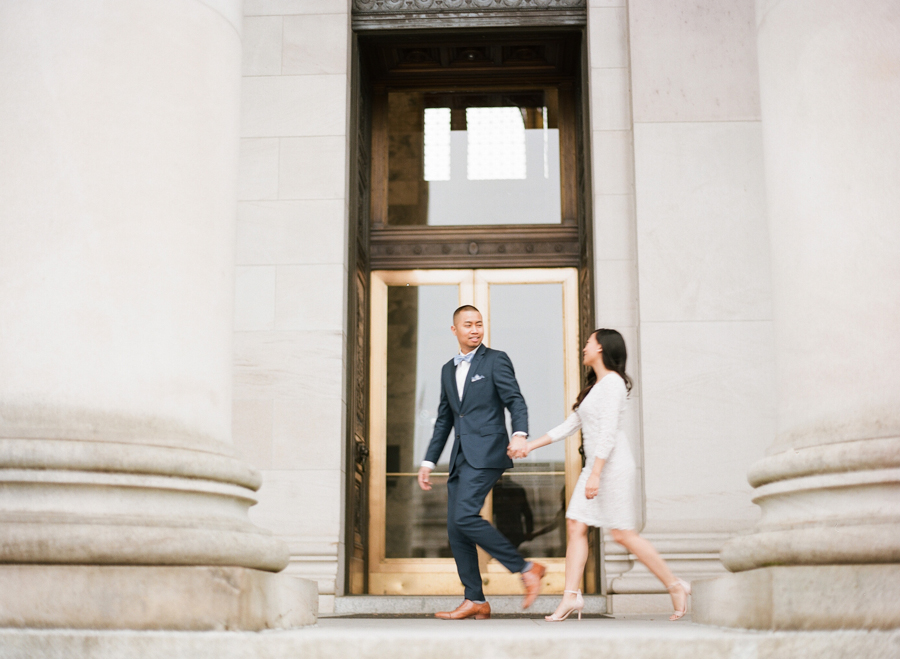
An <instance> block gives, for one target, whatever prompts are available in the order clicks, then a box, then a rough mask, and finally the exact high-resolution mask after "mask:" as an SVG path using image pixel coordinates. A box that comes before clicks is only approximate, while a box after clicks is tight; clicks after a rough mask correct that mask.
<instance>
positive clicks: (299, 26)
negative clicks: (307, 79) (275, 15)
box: [282, 14, 350, 75]
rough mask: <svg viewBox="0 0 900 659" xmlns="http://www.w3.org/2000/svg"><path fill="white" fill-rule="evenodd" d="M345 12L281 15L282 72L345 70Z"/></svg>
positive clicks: (346, 43) (339, 72)
mask: <svg viewBox="0 0 900 659" xmlns="http://www.w3.org/2000/svg"><path fill="white" fill-rule="evenodd" d="M349 29H350V26H349V25H348V23H347V16H346V15H345V14H320V15H305V16H286V17H285V18H284V60H283V70H282V73H285V74H301V75H311V74H323V73H324V74H329V73H332V74H341V75H346V74H347V58H348V50H349V49H348V31H349Z"/></svg>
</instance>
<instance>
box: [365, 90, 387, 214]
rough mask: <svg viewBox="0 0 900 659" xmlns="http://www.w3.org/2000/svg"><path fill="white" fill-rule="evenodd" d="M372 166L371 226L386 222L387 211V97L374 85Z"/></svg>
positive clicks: (384, 92) (385, 93)
mask: <svg viewBox="0 0 900 659" xmlns="http://www.w3.org/2000/svg"><path fill="white" fill-rule="evenodd" d="M371 133H372V155H371V160H372V167H371V172H372V174H371V177H370V183H371V189H370V193H369V198H370V202H371V206H370V211H369V213H370V215H371V220H372V226H373V227H375V228H377V227H383V226H385V225H386V224H387V213H388V154H389V148H388V97H387V92H386V91H385V90H384V87H380V86H379V87H376V88H375V90H374V92H373V95H372V130H371Z"/></svg>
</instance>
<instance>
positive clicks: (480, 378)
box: [472, 375, 484, 382]
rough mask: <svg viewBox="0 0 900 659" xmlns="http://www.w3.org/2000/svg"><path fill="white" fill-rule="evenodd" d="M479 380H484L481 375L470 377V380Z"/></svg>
mask: <svg viewBox="0 0 900 659" xmlns="http://www.w3.org/2000/svg"><path fill="white" fill-rule="evenodd" d="M479 380H484V376H483V375H476V376H474V377H473V378H472V382H478V381H479Z"/></svg>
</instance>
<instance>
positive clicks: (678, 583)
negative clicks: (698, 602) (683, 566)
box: [666, 579, 691, 620]
mask: <svg viewBox="0 0 900 659" xmlns="http://www.w3.org/2000/svg"><path fill="white" fill-rule="evenodd" d="M677 588H681V589H682V590H683V591H684V606H683V607H682V608H681V610H680V611H679V610H676V611H675V613H673V614H672V616H671V617H670V618H669V620H678V619H679V618H683V617H684V614H685V613H687V605H688V597H690V595H691V584H689V583H688V582H687V581H684V580H683V579H675V581H674V582H673V583H671V584H669V585H668V586H666V590H668V591H669V592H670V593H671V592H672V591H673V590H675V589H677Z"/></svg>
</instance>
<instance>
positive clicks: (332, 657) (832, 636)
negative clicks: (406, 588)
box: [0, 616, 900, 659]
mask: <svg viewBox="0 0 900 659" xmlns="http://www.w3.org/2000/svg"><path fill="white" fill-rule="evenodd" d="M898 651H900V631H898V630H895V631H889V632H882V631H850V630H845V631H839V632H824V631H818V632H758V631H757V632H746V631H740V630H727V629H721V628H717V627H706V626H703V625H697V624H692V623H691V622H689V621H687V620H680V621H678V622H668V620H666V619H665V617H662V616H659V617H657V618H655V619H653V620H650V619H646V618H645V619H640V620H622V619H613V618H594V619H590V620H581V621H577V620H567V621H566V622H564V623H549V622H544V621H543V620H533V619H519V620H484V621H469V620H465V621H459V622H454V621H444V620H434V619H431V620H397V619H393V620H390V619H387V620H386V619H380V620H371V619H370V620H365V619H358V618H326V619H322V620H320V621H319V622H318V624H317V625H315V626H312V627H305V628H303V629H297V630H290V631H281V630H279V631H269V632H260V633H252V632H159V631H157V632H139V631H72V630H16V629H0V659H38V658H45V657H46V658H60V659H62V658H65V659H138V658H140V659H248V658H256V657H258V658H260V659H263V658H264V659H309V658H314V659H347V658H348V657H349V658H352V659H395V658H401V659H588V658H591V659H594V658H597V657H601V658H602V659H751V658H752V659H798V658H805V657H816V658H817V659H838V658H841V659H855V658H858V659H896V658H897V657H898V656H900V652H898Z"/></svg>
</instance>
